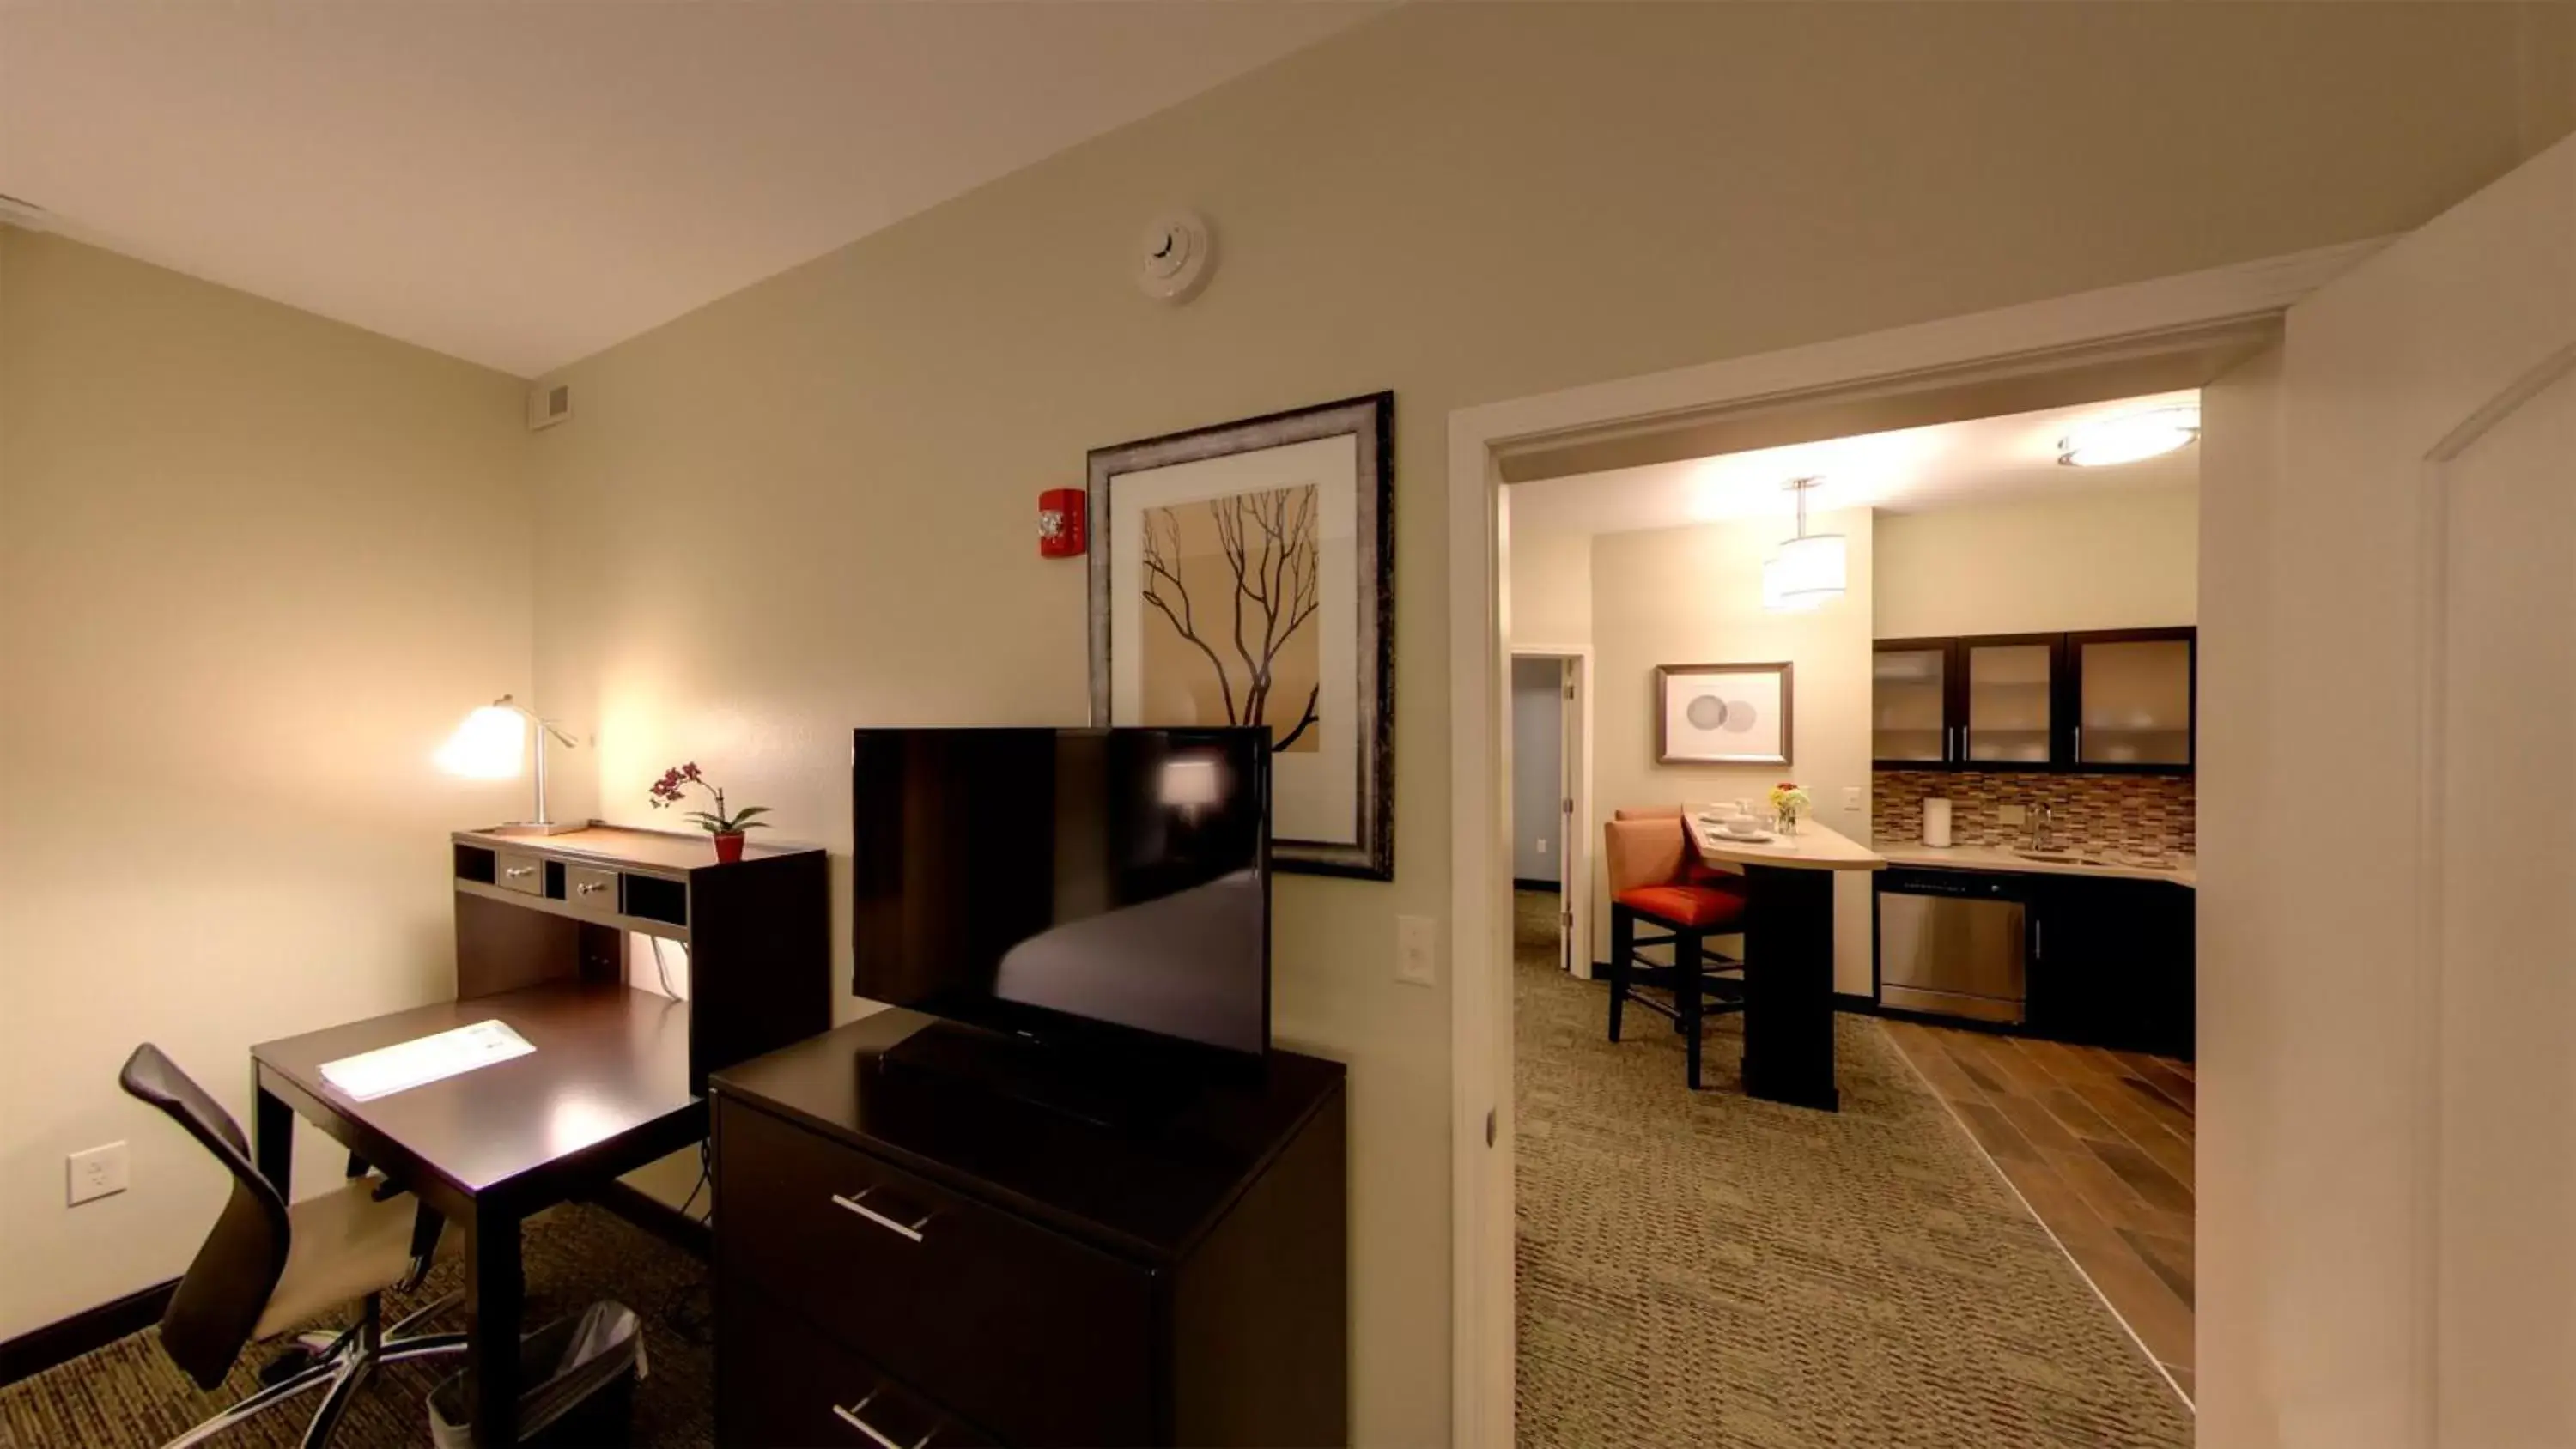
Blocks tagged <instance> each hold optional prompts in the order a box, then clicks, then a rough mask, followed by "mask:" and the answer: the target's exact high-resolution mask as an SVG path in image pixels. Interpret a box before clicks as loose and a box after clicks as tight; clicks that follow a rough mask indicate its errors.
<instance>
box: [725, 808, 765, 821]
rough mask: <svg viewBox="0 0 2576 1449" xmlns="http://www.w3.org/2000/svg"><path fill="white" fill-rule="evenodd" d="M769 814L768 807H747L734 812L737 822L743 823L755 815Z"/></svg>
mask: <svg viewBox="0 0 2576 1449" xmlns="http://www.w3.org/2000/svg"><path fill="white" fill-rule="evenodd" d="M768 813H769V807H768V806H766V805H745V806H744V807H742V808H741V809H739V810H737V811H735V812H733V818H734V819H735V820H737V821H742V820H749V819H750V818H751V817H753V816H754V815H766V814H768Z"/></svg>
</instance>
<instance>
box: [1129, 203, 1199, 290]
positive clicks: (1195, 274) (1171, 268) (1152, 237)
mask: <svg viewBox="0 0 2576 1449" xmlns="http://www.w3.org/2000/svg"><path fill="white" fill-rule="evenodd" d="M1215 264H1216V238H1215V237H1214V236H1213V235H1212V234H1210V232H1209V231H1208V224H1207V218H1205V217H1203V216H1200V215H1199V214H1198V213H1197V212H1195V211H1170V212H1165V213H1164V214H1163V215H1161V216H1158V217H1156V218H1154V220H1153V224H1152V225H1150V226H1148V227H1146V228H1145V234H1144V235H1143V236H1141V237H1139V238H1137V240H1136V257H1135V267H1136V289H1137V290H1138V291H1140V292H1143V293H1144V294H1145V295H1146V296H1148V297H1151V298H1153V299H1154V300H1156V301H1158V302H1186V301H1188V300H1189V299H1190V298H1192V297H1195V296H1197V295H1198V292H1199V289H1200V288H1201V287H1204V286H1206V285H1207V279H1208V272H1209V270H1210V269H1211V268H1212V267H1214V266H1215Z"/></svg>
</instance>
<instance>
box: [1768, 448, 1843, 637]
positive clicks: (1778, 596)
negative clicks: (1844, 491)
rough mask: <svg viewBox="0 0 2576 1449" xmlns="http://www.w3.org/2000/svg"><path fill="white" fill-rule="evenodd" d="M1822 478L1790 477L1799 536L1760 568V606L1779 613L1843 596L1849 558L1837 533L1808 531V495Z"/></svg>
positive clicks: (1789, 485)
mask: <svg viewBox="0 0 2576 1449" xmlns="http://www.w3.org/2000/svg"><path fill="white" fill-rule="evenodd" d="M1824 481H1825V480H1824V479H1822V478H1792V479H1790V480H1789V483H1788V485H1787V486H1788V489H1789V492H1790V493H1791V494H1792V495H1793V496H1795V497H1796V498H1797V500H1798V534H1797V537H1795V538H1786V539H1782V540H1781V541H1780V551H1779V552H1778V553H1776V554H1773V555H1772V556H1771V557H1770V558H1769V559H1768V560H1766V561H1765V562H1764V563H1763V565H1762V607H1764V608H1766V609H1770V610H1773V611H1776V612H1779V613H1795V612H1799V611H1803V610H1807V609H1812V608H1815V607H1816V606H1817V605H1819V604H1822V603H1823V602H1825V601H1826V600H1827V599H1839V598H1841V597H1842V596H1843V587H1844V584H1845V581H1846V579H1847V578H1848V569H1847V564H1848V556H1847V555H1846V553H1845V551H1844V548H1843V536H1842V535H1841V534H1839V533H1809V532H1807V494H1808V493H1809V492H1810V491H1812V490H1814V489H1815V488H1816V487H1818V486H1819V485H1821V484H1822V483H1823V482H1824Z"/></svg>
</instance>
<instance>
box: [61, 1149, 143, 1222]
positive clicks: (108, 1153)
mask: <svg viewBox="0 0 2576 1449" xmlns="http://www.w3.org/2000/svg"><path fill="white" fill-rule="evenodd" d="M64 1163H65V1166H66V1167H67V1168H68V1176H67V1180H66V1182H65V1183H64V1188H63V1197H64V1205H65V1206H67V1207H79V1206H80V1205H81V1204H82V1203H85V1202H91V1201H95V1200H96V1199H98V1198H103V1197H113V1196H114V1195H116V1194H117V1193H120V1192H123V1191H125V1185H126V1174H127V1171H128V1169H127V1167H126V1161H125V1144H124V1143H122V1142H110V1143H108V1144H107V1145H106V1146H104V1147H92V1148H90V1149H88V1150H87V1151H83V1152H75V1153H73V1154H72V1155H71V1156H70V1157H68V1158H66V1159H64Z"/></svg>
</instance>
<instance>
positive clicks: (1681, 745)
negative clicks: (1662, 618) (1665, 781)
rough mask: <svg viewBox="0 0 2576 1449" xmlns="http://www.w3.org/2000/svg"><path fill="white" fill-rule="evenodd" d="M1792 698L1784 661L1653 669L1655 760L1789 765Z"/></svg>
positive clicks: (1794, 701)
mask: <svg viewBox="0 0 2576 1449" xmlns="http://www.w3.org/2000/svg"><path fill="white" fill-rule="evenodd" d="M1796 705H1797V695H1796V691H1795V688H1794V681H1793V672H1792V670H1791V669H1790V666H1789V664H1788V663H1787V661H1785V660H1784V661H1781V662H1779V663H1772V664H1658V665H1656V666H1655V762H1656V763H1657V764H1662V765H1786V764H1788V763H1790V759H1791V756H1792V753H1793V750H1794V745H1795V740H1796V734H1795V720H1796Z"/></svg>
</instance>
